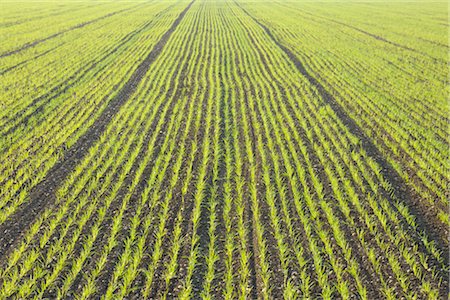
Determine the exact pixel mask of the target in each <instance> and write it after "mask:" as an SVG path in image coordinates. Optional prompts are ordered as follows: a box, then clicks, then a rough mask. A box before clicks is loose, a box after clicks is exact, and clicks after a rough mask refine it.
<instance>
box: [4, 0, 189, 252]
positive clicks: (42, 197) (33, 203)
mask: <svg viewBox="0 0 450 300" xmlns="http://www.w3.org/2000/svg"><path fill="white" fill-rule="evenodd" d="M194 1H195V0H193V1H192V2H190V3H189V4H188V6H187V7H186V8H185V9H184V10H183V11H182V12H181V13H180V14H179V16H178V17H177V18H176V19H175V21H174V22H173V23H172V25H171V27H170V28H169V29H168V30H167V31H166V32H165V33H164V35H163V36H162V37H161V38H160V40H159V41H158V42H157V43H156V44H155V46H154V47H153V49H152V50H151V51H150V53H149V54H148V55H147V57H146V58H145V59H144V60H143V61H142V63H141V64H140V65H139V66H138V67H137V68H136V70H135V71H134V73H133V74H132V75H131V77H130V79H129V80H128V81H127V82H126V83H125V85H124V86H123V87H122V89H121V90H120V91H119V92H118V93H117V95H116V96H115V97H114V98H113V99H112V100H111V101H110V103H109V105H108V106H107V107H106V108H105V110H104V111H103V112H102V114H101V115H100V117H99V118H98V119H97V120H96V121H95V123H94V124H93V125H92V126H91V127H90V128H89V129H88V130H87V132H86V133H85V134H84V135H83V136H81V137H80V138H79V139H78V141H77V142H76V143H75V144H74V145H73V146H72V147H71V148H70V149H69V150H68V151H67V153H66V154H65V155H64V158H63V159H62V160H60V161H59V162H58V163H56V164H55V165H54V166H53V167H52V168H51V169H50V171H49V172H48V173H47V175H46V176H45V178H44V179H43V180H42V181H41V182H40V183H38V184H37V185H36V186H35V187H34V188H33V189H32V190H31V191H30V194H29V201H28V202H27V203H26V205H23V206H21V207H19V209H18V210H17V212H16V214H15V215H13V216H12V217H11V218H9V219H8V220H7V221H5V223H3V225H2V226H1V228H0V232H1V233H2V237H1V238H0V256H2V255H3V254H4V253H5V251H7V250H8V249H9V248H10V246H11V245H12V244H14V243H15V241H16V240H18V239H19V238H20V237H21V236H22V234H23V233H24V231H25V229H26V228H28V226H29V225H30V224H31V223H32V222H33V220H34V219H35V218H36V217H37V216H38V215H39V214H40V213H41V212H42V211H43V209H44V208H45V207H48V206H51V205H53V203H54V201H55V194H54V193H55V191H56V189H57V187H58V186H60V185H61V183H62V182H63V181H64V180H65V179H66V177H67V176H68V174H69V173H70V170H72V169H73V168H74V167H75V166H76V165H77V163H78V162H79V161H81V160H82V159H83V157H84V156H85V155H86V154H87V153H88V151H89V149H90V148H91V147H92V146H93V145H94V144H95V142H96V141H97V140H98V139H99V138H100V137H101V135H102V134H103V132H104V131H105V130H106V128H107V126H108V124H109V123H110V122H111V120H112V119H113V117H114V116H115V115H116V113H117V112H118V111H119V110H120V108H121V107H122V105H123V104H124V103H125V102H126V101H127V100H128V99H129V98H130V97H131V96H132V94H133V93H134V92H135V91H136V89H137V87H138V85H139V83H140V82H141V81H142V79H143V76H144V75H145V73H146V72H147V71H148V69H149V67H150V65H151V64H152V63H153V62H154V61H155V59H156V58H157V57H158V55H159V54H160V53H161V52H162V50H163V49H164V46H165V44H166V42H167V41H168V39H169V38H170V36H171V35H172V33H173V32H174V31H175V29H176V28H177V26H178V24H179V23H180V22H181V20H182V19H183V17H184V16H185V14H186V12H187V11H188V10H189V8H190V7H191V6H192V4H193V3H194Z"/></svg>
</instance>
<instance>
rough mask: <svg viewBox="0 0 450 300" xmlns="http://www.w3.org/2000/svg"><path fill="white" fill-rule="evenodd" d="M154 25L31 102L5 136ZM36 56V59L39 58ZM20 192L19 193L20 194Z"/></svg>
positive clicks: (132, 33)
mask: <svg viewBox="0 0 450 300" xmlns="http://www.w3.org/2000/svg"><path fill="white" fill-rule="evenodd" d="M173 6H175V4H173V5H171V6H169V7H167V8H166V9H164V10H162V11H160V12H159V13H157V14H156V15H155V17H156V16H159V15H162V14H165V13H166V12H167V11H169V10H170V9H172V8H173ZM153 23H154V20H150V21H149V22H147V23H145V24H144V26H142V27H141V28H139V29H137V30H135V31H132V32H130V33H128V34H127V35H126V36H124V37H123V38H122V39H121V40H120V43H119V44H118V45H117V46H115V47H114V48H112V49H110V50H108V51H107V52H106V53H105V55H103V56H102V57H100V58H99V59H98V60H96V61H95V60H94V61H91V62H89V63H88V64H86V65H83V66H82V67H81V68H79V69H77V70H76V71H75V72H74V73H73V74H72V75H70V77H68V78H66V79H65V80H64V81H63V82H61V83H59V84H57V85H56V86H54V87H53V88H52V89H51V90H50V91H48V92H47V93H45V94H44V95H42V96H39V97H37V98H35V99H33V100H32V101H31V103H30V104H29V105H27V106H26V107H24V108H23V109H22V110H20V111H19V112H17V114H16V116H15V118H16V119H17V118H22V119H21V120H20V121H18V122H17V123H16V124H15V125H14V126H12V127H11V128H10V129H8V130H7V131H6V132H5V133H4V135H5V136H8V135H10V134H12V133H14V131H16V130H17V129H18V128H20V127H24V126H28V124H29V122H30V120H31V119H32V118H38V117H39V116H40V114H41V112H42V111H43V110H44V109H45V106H46V105H47V104H49V103H50V102H51V101H52V100H54V99H55V98H57V97H58V96H59V95H61V94H62V93H65V92H67V91H68V90H69V89H70V88H72V87H74V86H76V85H77V84H78V82H79V81H80V80H81V79H82V78H84V77H85V76H86V75H87V74H88V73H89V72H90V71H92V69H94V68H95V67H96V66H97V65H100V64H102V63H103V62H104V61H106V60H107V59H108V58H109V57H111V56H112V55H114V54H116V53H117V52H118V51H120V50H121V49H122V48H124V47H126V46H127V45H129V43H130V41H131V40H132V39H133V38H134V37H135V36H138V35H140V34H141V33H142V32H144V31H146V30H148V29H149V28H151V27H152V25H153ZM41 55H43V54H40V55H39V56H41ZM39 56H36V57H35V58H37V57H39ZM106 67H107V66H103V67H101V68H100V69H98V70H97V71H95V75H94V76H97V75H98V74H100V73H101V72H102V71H103V70H104V69H105V68H106ZM0 75H2V73H0ZM34 106H36V108H35V109H34V110H32V108H33V107H34ZM44 121H45V120H44V119H42V118H41V119H40V120H39V121H38V122H37V124H36V125H34V126H38V125H40V124H41V123H42V122H44ZM19 192H20V191H18V193H19Z"/></svg>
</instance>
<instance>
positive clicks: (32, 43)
mask: <svg viewBox="0 0 450 300" xmlns="http://www.w3.org/2000/svg"><path fill="white" fill-rule="evenodd" d="M140 5H141V4H139V5H137V6H134V7H130V8H127V9H122V10H118V11H115V12H112V13H109V14H107V15H104V16H101V17H99V18H95V19H93V20H90V21H86V22H83V23H81V24H78V25H75V26H72V27H70V28H67V29H65V30H63V31H59V32H57V33H54V34H52V35H50V36H48V37H46V38H43V39H40V40H36V41H34V42H30V43H27V44H25V45H23V46H22V47H20V48H18V49H15V50H11V51H8V52H5V53H3V54H0V58H3V57H7V56H11V55H13V54H17V53H19V52H21V51H23V50H26V49H28V48H31V47H34V46H36V45H39V44H41V43H43V42H45V41H48V40H50V39H53V38H55V37H58V36H60V35H62V34H64V33H66V32H69V31H72V30H75V29H79V28H83V27H84V26H87V25H89V24H92V23H95V22H98V21H100V20H103V19H106V18H109V17H112V16H114V15H117V14H120V13H123V12H125V11H129V10H132V9H134V8H136V7H138V6H140Z"/></svg>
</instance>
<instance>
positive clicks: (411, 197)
mask: <svg viewBox="0 0 450 300" xmlns="http://www.w3.org/2000/svg"><path fill="white" fill-rule="evenodd" d="M236 5H238V6H239V7H240V8H241V9H242V11H244V13H245V14H247V15H248V16H249V17H250V18H252V19H253V21H255V22H256V23H257V24H258V25H259V26H260V27H261V28H262V29H263V30H264V31H265V32H266V34H267V35H268V36H269V37H270V38H271V39H272V40H273V42H274V43H275V44H276V45H277V46H278V47H279V48H280V49H281V50H283V51H284V53H285V54H286V55H287V56H288V57H289V59H290V60H291V62H292V63H293V64H294V65H295V67H296V68H297V70H298V71H299V72H300V73H301V74H302V75H303V76H304V77H306V78H307V79H308V81H309V82H310V83H311V84H312V85H313V86H314V87H315V89H316V90H317V92H318V94H319V95H320V97H321V98H322V99H323V100H324V101H325V103H326V104H328V105H330V107H331V108H332V109H333V111H334V112H335V113H336V116H337V117H338V118H340V119H341V121H342V123H343V124H344V125H345V126H346V127H347V128H348V129H349V131H350V132H351V133H352V134H353V135H355V136H357V137H358V138H359V140H360V141H361V147H362V148H363V149H364V150H365V151H366V153H367V154H368V155H369V156H370V157H371V158H372V159H373V160H374V161H375V162H376V163H377V164H378V165H380V166H381V172H382V174H383V177H384V178H386V180H388V181H389V182H390V183H391V184H392V187H393V193H394V196H395V198H397V199H398V200H399V201H402V202H403V203H405V204H406V205H407V206H408V209H409V211H410V213H411V214H412V215H414V216H415V218H416V221H417V224H418V225H419V227H420V228H422V229H423V230H424V231H425V232H426V233H427V235H428V236H429V237H430V238H431V239H432V240H434V241H435V242H436V244H437V247H438V248H439V250H441V251H442V253H444V255H443V257H445V258H444V259H445V260H446V262H447V261H448V248H447V245H448V241H447V240H446V238H445V235H444V234H443V233H442V230H441V229H440V227H439V226H438V225H437V224H436V222H433V219H432V218H428V217H426V216H428V215H429V214H428V213H427V211H428V209H427V207H426V206H425V205H424V203H422V202H421V200H420V197H419V196H418V195H416V194H415V193H414V191H412V190H411V189H409V188H408V186H407V184H406V182H405V181H404V180H403V178H402V177H401V176H400V174H399V173H398V172H397V171H396V170H395V169H394V168H393V167H392V165H391V164H390V163H389V162H388V161H387V160H386V159H385V158H384V157H383V154H382V153H381V152H380V150H379V149H378V148H377V146H375V144H374V143H373V142H372V141H371V140H370V138H369V137H368V136H367V135H366V134H365V133H364V131H363V130H362V129H361V128H360V127H359V126H358V124H357V123H356V122H355V120H353V119H352V118H351V117H350V116H349V115H348V114H347V112H346V111H345V109H344V108H343V107H342V106H341V105H340V104H339V103H338V102H337V101H336V99H334V97H333V96H332V95H331V94H330V93H329V92H328V91H327V90H326V89H325V88H324V87H323V86H322V85H321V84H320V82H319V81H318V80H317V79H316V78H315V77H314V76H313V75H311V74H310V73H309V72H308V71H307V70H306V68H305V66H304V65H303V64H302V62H301V61H300V60H299V59H298V58H297V56H296V55H295V54H294V53H293V52H292V51H291V50H290V49H288V47H286V46H285V45H283V44H282V43H280V42H279V41H278V39H277V38H276V37H275V36H274V35H273V34H272V32H271V31H270V29H269V28H268V27H266V26H265V25H264V24H262V23H261V22H260V21H259V20H258V19H256V18H255V17H254V16H252V15H251V14H250V13H249V12H248V11H247V10H246V9H244V8H243V7H242V6H241V5H240V4H239V3H237V2H236Z"/></svg>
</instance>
